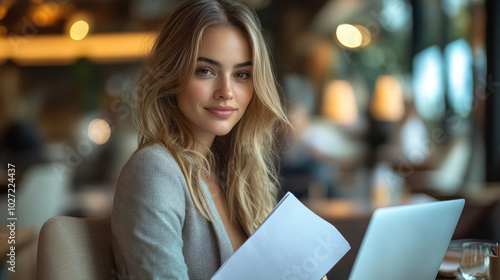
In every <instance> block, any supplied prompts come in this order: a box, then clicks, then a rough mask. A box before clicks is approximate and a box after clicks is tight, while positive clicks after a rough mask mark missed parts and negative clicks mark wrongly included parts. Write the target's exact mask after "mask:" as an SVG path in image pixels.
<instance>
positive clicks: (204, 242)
mask: <svg viewBox="0 0 500 280" xmlns="http://www.w3.org/2000/svg"><path fill="white" fill-rule="evenodd" d="M201 187H202V189H203V191H204V193H205V196H206V198H207V201H208V203H209V207H210V210H211V212H212V213H214V214H215V216H216V221H215V222H214V223H212V222H210V221H208V220H207V219H205V218H204V217H203V216H202V215H201V213H200V212H199V211H198V210H197V209H196V207H195V206H194V203H193V201H192V199H191V195H190V194H189V190H188V188H187V185H186V180H185V178H184V176H183V174H182V171H181V169H180V167H179V165H178V164H177V162H176V161H175V159H174V158H173V157H172V155H171V153H170V152H169V151H168V149H166V148H165V147H163V146H161V145H159V144H153V145H149V146H146V147H143V148H141V149H140V150H138V151H137V152H136V153H135V154H134V155H132V157H131V158H130V159H129V161H128V162H127V163H126V164H125V166H124V167H123V169H122V171H121V173H120V177H119V179H118V184H117V187H116V193H115V197H114V202H113V211H112V215H111V231H112V236H113V254H114V257H115V263H116V270H117V274H119V275H120V276H121V277H124V279H210V278H211V277H212V276H213V274H215V272H216V271H217V269H218V268H219V267H220V266H221V265H222V264H223V263H224V261H226V260H227V259H228V258H229V257H230V256H231V255H232V254H233V247H232V245H231V241H230V240H229V236H228V235H227V232H226V230H225V228H224V225H223V223H222V221H221V219H220V216H219V214H218V212H217V208H216V207H215V204H214V202H213V200H212V196H211V195H210V192H209V190H208V187H207V185H206V184H205V183H204V182H202V184H201ZM127 277H128V278H127ZM134 277H135V278H134Z"/></svg>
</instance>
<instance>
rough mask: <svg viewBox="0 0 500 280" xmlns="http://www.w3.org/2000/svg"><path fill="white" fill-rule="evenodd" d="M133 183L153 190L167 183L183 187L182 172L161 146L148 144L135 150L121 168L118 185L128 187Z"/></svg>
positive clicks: (166, 150)
mask: <svg viewBox="0 0 500 280" xmlns="http://www.w3.org/2000/svg"><path fill="white" fill-rule="evenodd" d="M131 182H133V183H135V184H140V185H142V186H148V188H154V187H155V186H158V185H163V184H164V183H165V182H168V183H169V184H168V185H170V186H172V185H179V184H180V185H185V179H184V175H183V173H182V170H181V168H180V166H179V164H178V163H177V161H176V160H175V158H174V157H173V156H172V153H171V152H170V151H169V150H168V149H167V148H166V147H165V146H163V145H160V144H149V145H147V146H143V147H141V148H139V149H137V150H136V151H135V152H134V154H133V155H132V156H131V157H130V159H129V160H128V161H127V163H126V164H125V165H124V166H123V168H122V171H121V173H120V177H119V179H118V185H119V186H120V185H130V183H131Z"/></svg>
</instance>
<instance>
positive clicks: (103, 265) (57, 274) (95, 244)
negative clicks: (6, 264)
mask: <svg viewBox="0 0 500 280" xmlns="http://www.w3.org/2000/svg"><path fill="white" fill-rule="evenodd" d="M37 279H38V280H59V279H61V280H63V279H64V280H67V279H72V280H80V279H81V280H89V279H92V280H96V279H103V280H104V279H105V280H110V279H122V277H121V275H120V273H119V272H117V271H116V270H115V266H114V260H113V252H112V247H111V227H110V220H109V219H94V218H75V217H67V216H57V217H53V218H50V219H49V220H48V221H47V222H45V224H44V225H43V227H42V229H41V231H40V237H39V240H38V255H37Z"/></svg>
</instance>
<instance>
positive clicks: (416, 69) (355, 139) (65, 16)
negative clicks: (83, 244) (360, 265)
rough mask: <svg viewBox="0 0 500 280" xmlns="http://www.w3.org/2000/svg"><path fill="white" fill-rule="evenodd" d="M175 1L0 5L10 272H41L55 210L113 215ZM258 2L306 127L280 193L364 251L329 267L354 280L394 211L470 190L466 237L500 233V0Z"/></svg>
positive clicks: (299, 131)
mask: <svg viewBox="0 0 500 280" xmlns="http://www.w3.org/2000/svg"><path fill="white" fill-rule="evenodd" d="M178 2H179V1H178V0H120V1H118V0H100V1H97V0H30V1H28V0H0V162H1V166H0V186H1V187H0V190H1V193H2V194H3V196H2V198H1V199H0V220H3V221H5V224H7V217H8V214H9V213H8V211H7V209H8V207H11V206H12V205H11V206H9V205H8V197H7V196H8V189H9V187H8V184H9V183H12V182H9V179H10V180H11V181H13V179H15V184H16V185H15V186H16V187H15V188H16V192H15V196H16V197H15V198H16V201H15V202H16V204H15V217H17V218H18V219H17V226H18V227H17V230H18V232H17V234H18V236H17V237H18V241H19V242H18V251H17V254H18V255H17V257H18V264H17V265H18V272H16V274H12V273H7V277H8V279H34V276H33V275H34V271H35V263H36V240H37V235H38V232H39V230H40V228H41V226H42V225H43V223H44V222H45V221H46V220H47V219H48V218H50V217H52V216H55V215H71V216H80V217H107V216H109V213H110V210H111V207H112V198H113V193H114V188H115V184H116V179H117V177H118V175H119V172H120V170H121V168H122V166H123V164H124V163H125V162H126V161H127V159H128V158H129V157H130V156H131V154H132V153H133V152H134V151H135V149H136V148H137V131H136V129H135V127H134V125H133V122H132V118H133V109H134V106H135V103H134V102H135V98H134V97H135V94H136V88H135V82H136V81H137V76H138V73H139V71H140V66H141V63H142V60H143V58H144V57H145V55H146V54H147V53H148V50H149V48H150V47H151V44H152V42H153V39H154V34H155V33H154V32H155V30H156V29H157V28H158V27H159V25H160V23H161V22H162V21H163V20H164V19H165V18H166V17H167V16H168V15H169V13H170V12H171V11H172V10H173V9H174V7H175V6H176V4H177V3H178ZM247 2H248V3H249V4H250V5H252V6H253V7H254V8H255V9H256V11H257V14H258V16H259V18H260V20H261V22H262V25H263V28H264V34H265V37H266V40H267V43H268V45H269V46H270V49H271V51H272V54H273V59H274V64H275V66H276V72H277V76H278V78H279V82H280V85H281V92H282V94H283V104H285V106H286V111H287V114H288V116H289V118H290V120H291V122H292V124H293V126H294V129H295V131H294V133H293V134H292V133H291V134H288V135H286V136H283V138H282V139H281V140H282V142H283V149H282V152H281V159H282V160H281V175H282V182H283V183H282V193H284V192H286V191H291V192H293V193H294V194H295V195H296V196H297V197H299V198H301V199H302V200H303V201H304V203H305V204H306V205H308V207H310V208H311V209H312V210H313V211H315V212H316V213H318V215H320V216H322V217H323V218H325V219H327V220H329V221H331V222H332V223H333V224H334V225H335V226H336V227H337V228H339V230H340V231H341V232H342V233H343V234H344V235H345V236H346V238H347V239H348V241H350V243H351V246H352V247H353V250H352V252H350V253H348V255H346V258H345V260H342V261H341V263H339V265H337V266H336V267H335V268H334V269H333V270H332V271H331V272H330V274H329V276H330V277H335V278H336V279H346V278H347V275H348V273H349V270H350V266H352V261H353V259H354V257H355V253H356V250H357V247H359V243H360V242H361V238H362V236H363V234H364V230H365V229H366V225H367V222H368V220H369V217H370V214H371V213H372V212H373V210H374V209H375V208H377V207H381V206H388V205H399V204H408V203H418V202H422V201H432V200H443V199H449V198H458V197H464V198H466V201H467V202H466V208H465V210H464V213H463V214H462V218H461V220H460V222H459V226H458V227H457V230H456V232H455V235H454V239H465V238H474V239H488V240H496V241H498V240H500V223H499V222H498V221H500V183H499V182H500V96H499V92H500V2H498V1H494V0H414V1H407V0H373V1H369V0H308V1H305V0H289V1H285V0H247ZM9 163H10V164H12V165H14V166H15V175H14V176H13V175H12V174H13V173H12V172H9V171H8V169H9V168H12V167H9V166H8V164H9ZM13 177H14V178H13ZM11 188H12V187H11ZM8 234H9V233H8V232H7V229H6V230H5V231H0V245H2V244H5V243H6V240H7V239H6V238H7V237H8ZM21 238H24V239H22V240H20V239H21ZM349 254H350V255H349ZM2 256H4V255H3V254H2ZM2 256H0V259H1V258H2Z"/></svg>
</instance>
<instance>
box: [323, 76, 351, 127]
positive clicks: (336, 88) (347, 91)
mask: <svg viewBox="0 0 500 280" xmlns="http://www.w3.org/2000/svg"><path fill="white" fill-rule="evenodd" d="M322 112H323V115H324V116H325V117H327V118H328V119H331V120H333V121H334V122H335V123H338V124H341V125H349V124H353V123H355V122H356V121H357V119H358V106H357V105H356V98H355V96H354V90H353V88H352V85H351V83H350V82H348V81H344V80H333V81H330V82H329V83H328V85H327V87H326V90H325V98H324V101H323V108H322Z"/></svg>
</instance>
